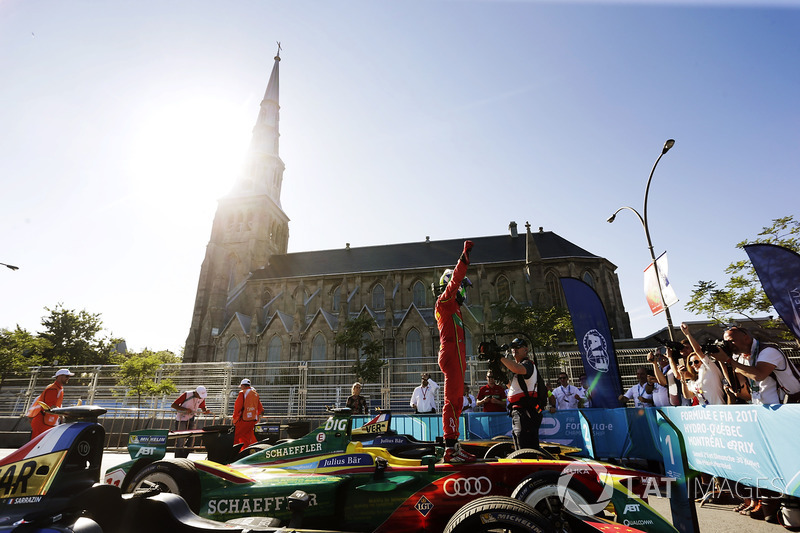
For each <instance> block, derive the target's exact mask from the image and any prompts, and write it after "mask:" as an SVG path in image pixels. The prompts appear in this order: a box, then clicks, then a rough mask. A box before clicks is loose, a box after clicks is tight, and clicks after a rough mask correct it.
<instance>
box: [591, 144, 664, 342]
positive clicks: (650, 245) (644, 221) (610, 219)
mask: <svg viewBox="0 0 800 533" xmlns="http://www.w3.org/2000/svg"><path fill="white" fill-rule="evenodd" d="M673 146H675V140H674V139H668V140H667V142H665V143H664V148H662V149H661V154H660V155H659V156H658V159H656V162H655V163H653V168H652V170H650V177H649V178H647V187H646V188H645V190H644V216H642V215H640V214H639V212H638V211H637V210H636V209H634V208H632V207H629V206H627V205H626V206H622V207H620V208H619V209H617V210H616V211H614V214H613V215H611V216H610V217H608V220H607V222H608V223H609V224H610V223H612V222H614V219H615V218H616V217H617V213H619V212H620V211H622V210H623V209H627V210H629V211H633V213H634V214H635V215H636V216H637V217H638V218H639V222H641V223H642V227H643V228H644V235H645V237H647V248H648V249H649V250H650V259H651V260H652V261H653V272H654V273H655V275H656V282H657V284H658V295H659V297H660V298H661V303H662V304H663V305H664V314H665V315H666V317H667V333H669V340H671V341H674V340H675V338H674V336H673V333H672V315H671V314H670V312H669V307H667V304H666V302H664V293H663V291H662V290H661V277H660V276H659V275H658V265H657V264H656V254H655V252H654V251H653V241H652V240H651V239H650V227H649V226H648V224H647V197H648V196H649V195H650V182H651V181H653V173H655V171H656V167H657V166H658V162H659V161H661V158H662V157H664V154H666V153H667V152H669V149H670V148H672V147H673Z"/></svg>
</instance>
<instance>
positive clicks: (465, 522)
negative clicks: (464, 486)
mask: <svg viewBox="0 0 800 533" xmlns="http://www.w3.org/2000/svg"><path fill="white" fill-rule="evenodd" d="M494 532H498V533H500V532H502V533H554V532H555V529H554V528H553V527H552V526H551V525H550V523H549V522H548V521H547V519H546V518H545V517H544V516H542V515H541V514H540V513H539V512H537V511H536V510H534V509H533V508H532V507H531V506H530V505H527V504H525V503H523V502H521V501H519V500H516V499H514V498H508V497H506V496H485V497H483V498H478V499H477V500H473V501H471V502H470V503H468V504H466V505H465V506H464V507H462V508H461V509H459V510H458V511H457V512H456V513H455V514H454V515H453V516H452V517H451V518H450V521H449V522H447V526H445V528H444V533H494Z"/></svg>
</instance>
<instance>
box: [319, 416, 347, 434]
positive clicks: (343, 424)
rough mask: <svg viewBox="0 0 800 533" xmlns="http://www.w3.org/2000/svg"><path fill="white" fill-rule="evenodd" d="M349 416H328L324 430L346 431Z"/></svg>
mask: <svg viewBox="0 0 800 533" xmlns="http://www.w3.org/2000/svg"><path fill="white" fill-rule="evenodd" d="M349 421H350V419H349V418H329V419H328V420H327V421H326V422H325V431H346V430H347V423H348V422H349Z"/></svg>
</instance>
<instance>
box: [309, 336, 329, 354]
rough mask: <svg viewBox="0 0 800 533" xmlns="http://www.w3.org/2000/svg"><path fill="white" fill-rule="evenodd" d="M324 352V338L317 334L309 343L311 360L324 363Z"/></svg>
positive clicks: (325, 346) (325, 348)
mask: <svg viewBox="0 0 800 533" xmlns="http://www.w3.org/2000/svg"><path fill="white" fill-rule="evenodd" d="M326 350H327V343H326V342H325V336H324V335H323V334H322V333H317V334H316V335H315V336H314V340H313V341H311V360H312V361H324V360H325V359H326V357H327V354H326Z"/></svg>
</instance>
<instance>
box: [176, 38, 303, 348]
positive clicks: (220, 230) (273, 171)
mask: <svg viewBox="0 0 800 533" xmlns="http://www.w3.org/2000/svg"><path fill="white" fill-rule="evenodd" d="M280 51H281V47H280V43H278V55H276V56H275V63H274V64H273V66H272V73H271V74H270V77H269V83H268V84H267V90H266V92H265V93H264V99H263V100H262V101H261V106H260V108H259V113H258V118H257V119H256V124H255V126H254V127H253V137H252V139H251V141H250V148H249V150H248V152H247V156H246V160H245V164H244V166H243V168H242V173H241V175H240V177H239V179H238V180H237V182H236V184H235V186H234V187H233V190H232V191H231V192H230V194H228V195H226V196H224V197H222V198H220V199H219V205H218V207H217V213H216V215H215V217H214V224H213V226H212V228H211V239H210V240H209V242H208V246H207V248H206V256H205V259H204V260H203V265H202V267H201V268H200V279H199V282H198V284H197V297H196V299H195V307H194V315H193V316H192V326H191V329H190V332H189V337H188V338H187V340H186V348H185V351H184V361H196V362H200V361H210V360H212V359H213V357H214V350H215V346H214V342H215V341H214V337H215V336H216V335H217V334H218V332H219V331H222V329H223V328H224V326H225V324H226V323H227V321H228V320H229V319H230V318H231V317H232V316H233V314H234V313H236V312H240V313H242V314H248V313H250V312H252V310H253V309H254V308H258V307H260V306H262V305H263V304H264V303H265V302H261V301H248V300H247V297H246V296H243V295H242V293H241V291H240V290H239V289H240V288H241V287H242V286H243V283H244V282H245V281H246V280H247V279H248V278H249V277H250V274H251V273H252V272H255V271H256V270H258V269H260V268H263V267H264V266H266V265H268V264H269V260H270V257H272V256H273V255H275V254H285V253H286V251H287V248H288V245H289V217H287V216H286V213H284V212H283V208H282V207H281V185H282V183H283V171H284V168H285V167H284V164H283V161H281V158H280V156H279V154H278V138H279V137H280V132H279V130H278V123H279V111H280V105H279V103H278V95H279V94H278V93H279V92H278V81H279V80H278V66H279V64H280V60H281V57H280Z"/></svg>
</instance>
